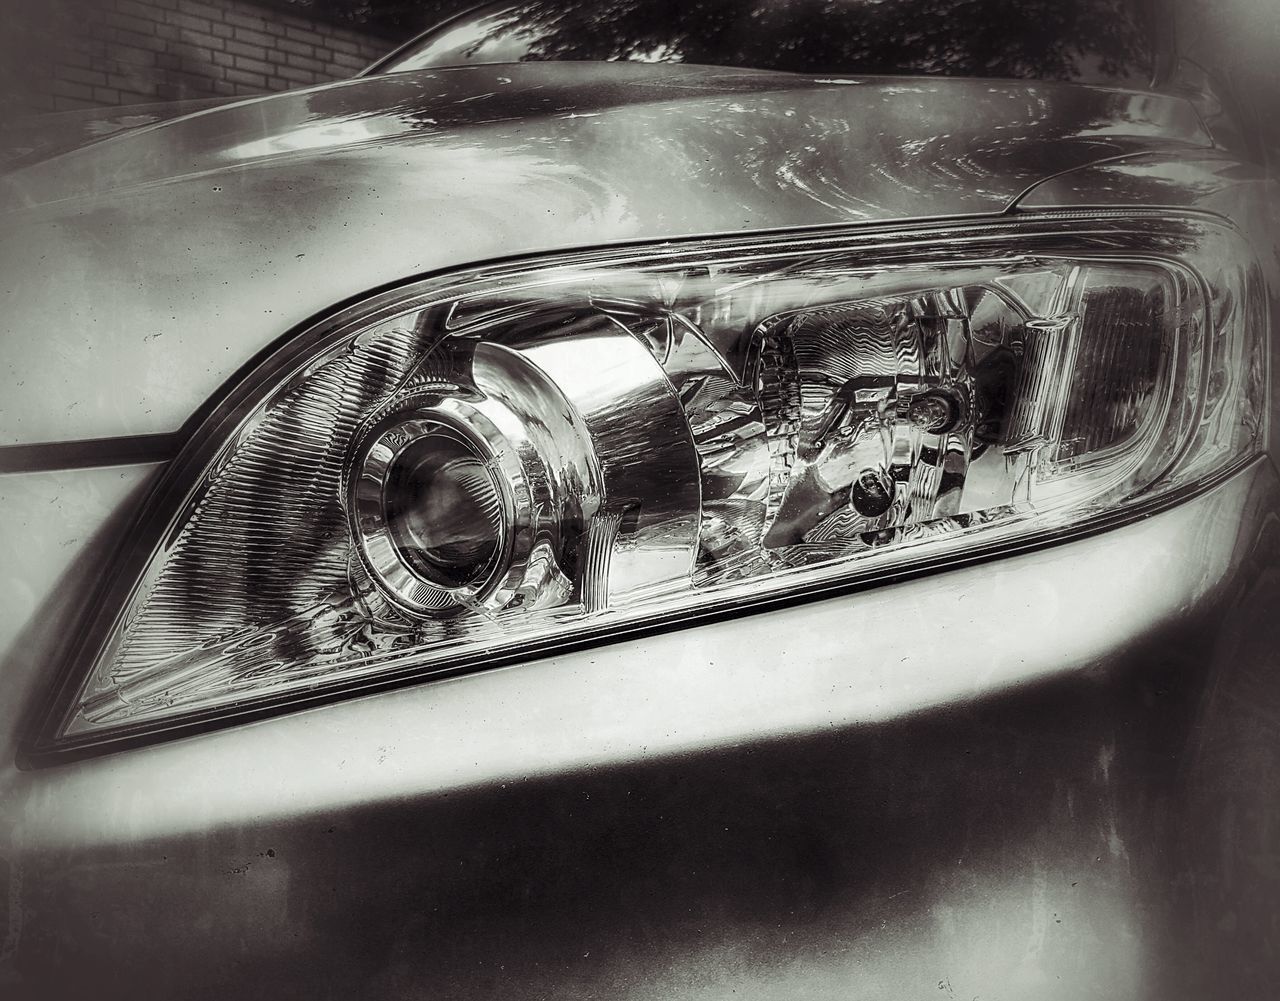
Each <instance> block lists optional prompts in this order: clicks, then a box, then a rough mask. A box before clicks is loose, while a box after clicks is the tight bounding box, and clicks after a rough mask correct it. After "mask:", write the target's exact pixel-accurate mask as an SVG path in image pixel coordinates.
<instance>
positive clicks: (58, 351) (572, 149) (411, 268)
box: [0, 63, 1211, 445]
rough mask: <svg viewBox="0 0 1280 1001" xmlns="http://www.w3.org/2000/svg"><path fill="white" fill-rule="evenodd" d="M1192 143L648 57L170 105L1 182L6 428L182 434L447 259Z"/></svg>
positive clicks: (775, 221) (936, 202)
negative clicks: (321, 330)
mask: <svg viewBox="0 0 1280 1001" xmlns="http://www.w3.org/2000/svg"><path fill="white" fill-rule="evenodd" d="M1171 145H1180V146H1208V145H1211V143H1210V140H1209V138H1208V136H1207V135H1206V134H1205V132H1204V131H1203V128H1202V126H1201V124H1200V122H1199V119H1198V117H1197V116H1196V115H1195V113H1194V111H1193V110H1192V109H1191V108H1190V106H1189V105H1188V104H1186V103H1185V102H1183V101H1181V100H1178V99H1174V98H1168V97H1162V96H1157V95H1151V94H1144V93H1137V92H1129V91H1120V90H1110V89H1103V88H1090V87H1082V86H1074V85H1067V84H1039V83H1037V84H1025V83H1014V82H1002V81H989V80H965V81H962V80H940V79H911V78H906V79H904V78H893V79H889V78H858V79H853V78H812V77H799V76H794V75H791V74H782V73H768V72H753V71H740V70H720V69H712V68H706V67H689V66H642V65H635V64H548V63H541V64H520V65H509V66H477V67H466V68H459V69H453V70H435V71H423V72H417V73H405V74H396V75H391V76H381V77H367V78H362V79H358V80H354V81H349V82H345V83H341V84H336V85H330V86H326V87H320V88H313V89H309V90H303V91H295V92H291V93H286V94H278V95H272V96H268V97H263V98H258V99H253V100H248V101H241V102H237V103H234V104H230V105H223V106H219V107H213V108H207V109H204V110H199V111H196V112H194V113H185V114H180V115H179V116H178V117H173V118H168V119H167V120H159V118H157V120H156V121H154V122H153V123H150V124H143V125H141V127H137V128H133V129H130V130H128V131H124V132H118V133H116V134H114V135H110V136H108V137H107V138H104V139H101V140H99V141H97V142H93V143H91V144H89V145H86V146H83V147H81V148H78V149H74V150H71V151H67V152H63V153H61V154H59V155H55V156H52V157H50V158H48V159H45V160H43V161H42V162H39V163H35V164H28V165H26V166H23V167H21V168H19V169H17V170H14V171H12V172H11V173H9V174H8V175H7V176H5V177H4V178H3V179H0V212H3V213H4V216H5V218H4V220H3V224H2V225H3V236H0V294H2V296H3V303H4V305H3V316H2V317H0V342H2V351H0V358H2V360H0V445H14V444H31V443H38V442H53V441H74V440H82V439H98V438H107V437H117V436H132V435H148V434H158V433H168V432H174V431H176V430H178V429H180V428H182V427H183V425H184V424H185V423H186V422H188V420H189V419H190V417H191V415H192V414H193V413H194V412H195V411H196V410H197V408H199V407H200V405H201V404H202V403H204V402H205V401H206V400H207V399H208V398H209V397H210V396H211V395H212V394H214V393H216V392H217V390H218V389H219V387H220V386H222V385H223V384H224V383H225V382H226V380H228V379H229V378H230V377H232V376H233V375H234V373H236V371H237V370H238V369H240V368H241V367H242V366H243V365H245V364H246V363H247V362H248V361H249V360H250V359H252V358H253V357H254V356H255V355H256V354H258V353H259V352H261V351H262V350H263V349H264V348H265V347H267V346H268V345H270V344H271V343H273V342H274V341H276V340H277V339H279V338H280V337H282V336H285V335H286V334H287V332H288V331H289V330H290V329H292V328H294V327H296V326H297V325H298V324H300V323H302V322H304V321H306V320H307V319H308V318H311V317H314V316H315V315H316V314H317V313H321V312H323V311H324V310H326V309H328V308H330V307H332V306H333V304H335V303H339V302H342V301H344V300H348V299H350V298H351V297H354V296H358V295H360V294H362V293H364V292H366V291H369V290H371V289H375V288H380V287H383V286H385V285H387V284H389V283H393V282H397V281H401V280H405V279H409V278H412V277H415V276H419V275H422V274H424V273H428V272H433V271H438V270H441V269H445V268H449V267H452V266H456V265H461V264H465V263H472V262H477V261H482V260H489V259H493V258H498V257H503V256H507V255H512V254H520V253H529V252H536V251H543V250H552V249H558V248H567V247H579V246H592V245H597V244H603V243H610V242H617V241H627V240H637V239H650V240H652V239H665V238H674V237H684V236H692V235H702V234H710V233H724V232H742V231H753V230H769V229H779V228H792V227H803V226H821V225H839V224H857V223H879V222H885V221H890V220H897V219H910V218H925V217H938V216H963V215H982V214H993V213H999V212H1002V211H1004V210H1005V209H1006V208H1008V207H1009V206H1010V205H1011V204H1012V203H1013V202H1014V201H1015V200H1016V199H1017V197H1018V195H1019V194H1020V193H1021V192H1023V191H1025V190H1026V189H1027V188H1028V187H1030V186H1032V185H1034V184H1035V183H1037V182H1038V181H1040V180H1042V179H1044V178H1046V177H1049V176H1052V175H1053V174H1056V173H1059V172H1062V171H1065V170H1070V169H1074V168H1077V167H1080V166H1083V165H1085V164H1088V163H1092V162H1096V161H1098V160H1102V159H1107V158H1110V157H1115V156H1119V155H1124V154H1130V153H1135V152H1142V151H1148V150H1155V149H1160V148H1163V147H1169V146H1171Z"/></svg>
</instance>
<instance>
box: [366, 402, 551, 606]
mask: <svg viewBox="0 0 1280 1001" xmlns="http://www.w3.org/2000/svg"><path fill="white" fill-rule="evenodd" d="M441 431H447V432H448V433H449V434H450V435H452V436H453V437H454V438H455V439H457V440H459V441H461V442H462V443H463V444H464V446H465V447H466V448H467V449H468V450H469V451H470V452H471V453H472V454H473V455H474V456H475V457H476V458H478V459H480V460H481V461H482V462H483V463H484V465H485V467H486V469H487V472H488V474H489V480H490V483H491V484H492V485H493V488H494V491H495V492H496V493H497V495H498V498H499V502H500V506H501V518H500V520H499V524H498V526H497V527H498V540H497V546H496V551H495V553H494V554H493V556H492V557H490V559H489V560H488V561H487V563H486V565H485V566H484V568H483V571H482V572H481V573H480V574H478V575H477V576H476V577H475V578H474V579H473V580H471V581H468V582H467V583H465V584H462V585H459V586H456V587H446V586H444V585H442V584H440V583H438V582H436V581H433V580H431V579H429V578H428V577H426V576H425V575H424V574H422V573H421V572H420V571H419V570H418V569H417V568H415V567H414V566H413V565H412V563H411V562H410V561H409V560H408V559H406V558H405V557H404V555H403V554H402V552H401V551H400V545H399V544H398V543H397V542H396V540H395V538H394V536H393V532H392V528H391V525H390V523H389V520H388V518H387V507H386V486H387V477H388V474H389V473H390V472H391V470H392V468H393V467H394V464H395V462H396V460H397V459H398V458H399V457H400V456H401V455H403V454H404V452H405V451H406V450H408V449H409V448H410V447H412V446H413V445H415V444H417V443H419V442H421V441H423V440H425V439H427V438H429V437H431V436H433V435H436V434H439V433H441ZM351 468H352V475H351V477H350V483H349V485H348V494H347V496H348V515H349V519H350V523H351V533H352V538H353V539H354V540H355V542H356V547H357V550H358V552H359V554H360V557H361V559H362V561H363V562H364V565H365V568H366V569H367V570H368V571H369V573H370V575H371V576H372V577H373V578H374V579H375V580H377V581H378V583H379V584H380V585H381V587H382V590H383V593H385V594H386V595H387V597H389V598H391V599H392V600H393V601H395V602H396V603H397V604H398V605H400V606H401V607H402V608H403V609H404V610H405V611H406V612H408V613H409V614H411V615H425V616H438V615H453V614H457V613H458V612H461V611H463V610H464V609H465V608H467V607H469V606H473V605H476V604H480V603H483V602H484V601H485V600H486V599H487V598H489V597H490V596H491V595H492V594H493V592H494V591H495V590H497V589H498V588H499V587H500V586H501V585H502V583H503V579H504V577H505V576H506V572H505V571H508V570H509V568H510V567H511V566H512V564H513V563H521V564H522V563H523V561H524V560H526V559H527V558H528V550H529V538H530V532H529V526H530V524H531V523H532V520H533V507H532V503H531V500H530V492H529V486H528V482H527V480H526V477H525V471H524V468H523V466H522V465H521V463H520V461H519V458H518V456H517V454H516V452H515V450H514V449H512V448H511V447H510V445H509V444H508V443H507V441H506V439H505V438H504V437H503V435H502V434H501V432H499V431H498V429H497V428H496V427H495V426H494V425H493V424H492V422H490V421H489V419H488V418H487V417H486V416H485V415H484V414H483V413H482V412H481V411H480V410H479V408H477V407H476V406H474V405H473V404H470V403H468V402H467V401H465V400H459V399H451V398H444V399H441V400H440V401H439V402H438V403H436V404H435V405H434V406H422V407H419V408H417V409H415V410H411V411H408V412H397V413H395V414H392V415H390V416H388V417H384V418H383V419H382V420H381V421H379V423H378V425H376V426H375V427H374V428H372V429H370V431H369V432H368V433H367V435H366V436H365V437H364V438H363V440H362V441H361V442H360V445H359V447H358V448H357V451H356V453H355V455H354V457H353V460H352V467H351Z"/></svg>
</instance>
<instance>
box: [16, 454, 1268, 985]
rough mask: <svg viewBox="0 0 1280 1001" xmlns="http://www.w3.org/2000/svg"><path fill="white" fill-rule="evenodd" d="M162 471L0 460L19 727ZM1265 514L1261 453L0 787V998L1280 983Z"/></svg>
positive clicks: (42, 771) (29, 774) (30, 774)
mask: <svg viewBox="0 0 1280 1001" xmlns="http://www.w3.org/2000/svg"><path fill="white" fill-rule="evenodd" d="M148 475H149V474H148V471H147V470H145V469H122V470H110V471H107V470H83V471H79V472H68V473H59V474H47V473H43V474H29V475H23V476H20V475H16V474H15V475H12V476H9V477H0V480H4V481H5V484H4V487H5V491H4V498H5V501H6V505H7V509H8V512H9V516H8V517H6V519H5V525H6V527H5V528H4V530H3V531H4V532H5V533H6V535H7V536H8V537H7V538H5V539H4V540H3V544H4V548H5V549H6V550H7V551H8V552H10V554H11V559H12V561H13V562H12V566H13V567H15V568H16V569H15V570H14V571H13V572H12V573H11V574H10V575H9V576H10V579H9V580H8V582H7V583H6V585H5V586H6V587H7V588H8V593H7V594H6V595H5V598H6V601H7V607H8V608H10V609H11V610H16V611H14V612H13V613H12V614H11V615H10V619H11V621H10V622H9V623H8V624H7V625H6V627H5V629H6V632H5V642H6V643H7V644H8V646H9V650H8V652H7V653H6V654H0V656H3V658H4V673H3V674H2V675H0V684H2V685H3V699H2V700H0V701H3V703H4V705H5V707H6V708H4V709H3V710H2V711H3V713H4V715H5V717H6V724H7V725H8V726H9V729H10V730H14V731H15V732H16V727H17V725H18V723H17V721H18V720H19V719H20V718H21V715H22V711H23V708H24V707H25V706H29V704H30V703H31V702H32V701H33V700H36V699H38V698H40V697H42V696H43V694H44V692H45V689H46V688H47V687H48V685H49V683H50V682H51V678H50V677H49V676H48V652H49V651H50V650H51V649H52V648H53V646H54V645H55V644H56V640H57V637H58V635H59V634H61V633H62V632H65V630H66V628H67V619H68V617H69V616H71V615H73V614H74V609H75V604H76V602H75V593H76V592H75V587H76V584H75V582H76V581H77V580H80V579H81V578H83V577H85V576H86V575H88V574H89V573H91V570H92V568H93V567H94V566H96V565H100V561H101V559H102V558H103V554H104V553H105V552H106V551H107V541H108V540H109V539H110V538H111V536H112V533H113V532H114V531H116V530H117V528H116V526H117V524H118V522H119V521H120V519H121V518H122V517H123V512H125V511H127V509H128V508H129V507H130V505H131V504H132V503H133V498H135V497H136V496H137V492H138V491H140V490H141V489H142V488H143V486H144V485H145V480H146V478H147V476H148ZM112 477H115V481H114V482H113V481H112V479H111V478H112ZM20 481H21V482H20ZM47 495H48V496H53V497H54V500H53V501H47ZM69 496H77V497H79V498H81V503H80V507H79V508H77V509H75V510H71V511H68V512H64V513H63V515H62V516H60V517H58V518H56V519H49V518H48V516H47V514H45V515H43V516H42V513H41V504H43V503H46V501H47V503H49V504H54V503H55V502H56V501H57V498H64V499H65V498H67V497H69ZM85 498H88V500H85ZM1277 511H1280V485H1278V481H1277V476H1276V472H1275V470H1274V468H1273V466H1272V465H1271V464H1270V462H1268V461H1262V462H1259V463H1257V464H1255V465H1253V466H1252V467H1250V468H1249V469H1247V470H1246V471H1244V472H1242V473H1240V474H1238V475H1236V476H1235V477H1233V478H1231V479H1230V480H1228V481H1226V482H1225V483H1222V484H1220V485H1218V486H1217V487H1215V488H1214V489H1212V490H1211V491H1209V492H1207V493H1205V494H1203V495H1201V496H1199V497H1197V498H1195V499H1193V500H1190V501H1188V502H1186V503H1183V504H1181V505H1179V506H1177V507H1175V508H1172V509H1169V510H1167V511H1164V512H1163V513H1160V514H1158V515H1155V516H1152V517H1149V518H1146V519H1144V520H1141V521H1138V522H1135V523H1132V524H1129V525H1126V526H1123V527H1121V528H1117V529H1113V530H1110V531H1107V532H1103V533H1100V534H1097V535H1093V536H1091V537H1087V538H1083V539H1078V540H1075V541H1072V542H1069V543H1063V544H1060V545H1056V546H1051V547H1048V548H1045V549H1042V550H1039V551H1035V552H1027V553H1022V554H1018V555H1013V556H1010V557H1007V558H1005V559H1001V560H995V561H990V562H985V563H981V564H977V565H973V566H970V567H967V568H963V569H958V570H952V571H948V572H944V573H939V574H935V575H932V576H927V577H921V578H917V579H915V580H910V581H906V582H901V583H896V584H892V585H887V586H883V587H880V588H875V589H871V590H865V591H862V592H859V593H854V594H848V595H844V596H841V597H837V598H829V599H824V600H820V601H814V602H811V603H807V604H801V605H796V606H792V607H788V608H783V609H775V610H773V611H770V612H768V613H761V614H756V615H750V616H744V617H741V618H736V619H730V620H725V621H721V622H716V623H710V624H704V625H699V626H696V627H692V628H688V629H682V630H675V631H671V632H667V633H660V634H658V635H653V636H648V637H645V638H642V639H638V640H635V639H633V640H628V641H626V642H620V643H616V644H612V645H606V646H602V647H598V648H595V649H590V650H585V651H578V652H572V653H566V654H563V655H559V656H552V657H546V658H543V659H540V660H537V661H533V662H530V663H527V664H523V665H520V666H517V667H511V668H506V669H502V670H492V671H485V672H480V673H476V674H472V675H467V676H462V677H457V678H453V679H450V680H445V681H438V682H432V683H428V684H422V685H418V686H415V687H411V688H405V689H401V690H397V691H394V692H387V693H383V694H379V695H373V696H366V697H363V698H359V699H353V700H350V701H347V702H343V703H339V704H335V705H331V706H327V707H324V708H319V709H312V710H308V711H305V712H299V713H295V714H292V715H287V716H282V717H278V718H274V719H267V720H262V721H259V722H256V723H253V724H249V725H243V726H237V727H232V728H228V729H225V730H221V731H217V732H212V733H207V734H204V735H200V736H196V737H188V738H185V739H182V740H176V741H171V742H168V743H163V744H158V745H154V746H150V747H145V748H139V749H135V750H130V751H124V752H119V753H114V754H109V755H104V756H101V757H97V758H89V759H86V760H81V761H76V762H71V763H66V764H59V765H52V766H47V767H40V768H35V769H29V770H20V769H18V768H17V767H16V766H15V765H13V764H12V763H8V764H4V765H3V772H2V773H0V776H2V777H0V782H2V783H3V785H2V786H0V788H2V789H3V793H2V795H3V803H4V806H3V810H2V811H0V856H3V859H4V863H3V865H0V875H3V874H5V873H6V872H7V877H8V884H9V888H8V898H7V899H8V931H7V935H6V937H5V940H4V946H3V957H4V964H3V966H2V967H0V970H2V971H3V972H2V973H0V984H4V983H6V981H7V983H8V984H9V985H10V986H11V987H12V988H13V989H14V991H15V992H16V993H17V996H20V997H21V996H30V997H40V998H45V997H79V996H93V997H95V998H103V997H115V996H117V995H118V996H121V997H125V996H128V997H136V996H138V995H139V994H142V995H144V996H148V995H149V996H165V997H219V998H222V997H257V996H271V997H273V998H279V997H294V996H297V997H306V998H309V999H314V998H321V997H334V998H350V997H356V996H359V997H406V998H410V997H412V998H420V997H447V998H480V997H494V996H502V997H518V998H536V997H548V998H551V997H554V998H557V999H563V998H605V997H607V998H619V997H627V998H655V999H657V998H669V997H673V996H688V997H698V998H722V997H723V998H730V997H732V998H782V997H788V998H791V997H795V998H826V997H831V998H837V997H838V998H849V997H859V998H862V997H866V998H881V997H883V998H916V997H919V998H932V997H937V998H952V997H954V998H965V999H968V998H973V997H979V996H980V997H983V998H990V997H1017V998H1029V997H1037V998H1039V997H1044V998H1084V997H1107V998H1129V997H1134V998H1137V997H1160V998H1169V997H1181V996H1188V997H1190V996H1196V997H1203V996H1215V997H1216V996H1220V997H1269V996H1271V992H1270V989H1269V988H1270V985H1271V984H1273V983H1274V979H1273V978H1274V976H1275V975H1276V973H1277V967H1278V966H1280V841H1278V840H1277V838H1278V837H1280V836H1278V835H1277V834H1276V833H1275V832H1276V831H1280V808H1278V807H1277V806H1276V804H1277V803H1280V795H1277V794H1280V723H1278V722H1277V720H1280V678H1278V677H1277V675H1276V671H1275V663H1276V654H1275V651H1276V650H1277V649H1280V615H1277V611H1278V610H1280V579H1277V574H1276V569H1275V568H1276V567H1277V566H1280V560H1278V559H1277V557H1278V556H1280V535H1278V534H1277V527H1278V526H1277V519H1276V512H1277ZM42 517H44V521H41V518H42ZM64 537H65V538H70V539H71V540H72V541H71V542H65V539H64ZM37 568H39V569H38V570H37ZM32 581H37V583H36V584H32ZM40 581H43V582H44V583H43V584H40V583H39V582H40ZM21 588H26V589H27V592H31V591H32V589H33V588H35V589H36V592H37V593H26V592H22V593H20V589H21ZM7 758H8V761H9V762H12V759H13V756H12V754H10V755H8V756H7Z"/></svg>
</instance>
